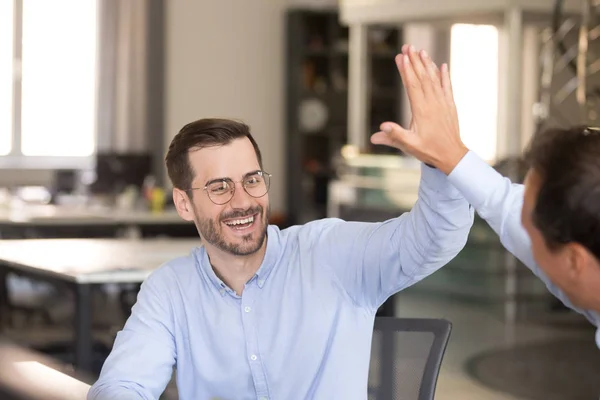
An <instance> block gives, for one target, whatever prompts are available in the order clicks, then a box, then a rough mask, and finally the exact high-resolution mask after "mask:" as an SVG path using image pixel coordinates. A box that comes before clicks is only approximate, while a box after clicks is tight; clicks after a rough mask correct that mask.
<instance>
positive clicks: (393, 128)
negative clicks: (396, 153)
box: [371, 122, 408, 149]
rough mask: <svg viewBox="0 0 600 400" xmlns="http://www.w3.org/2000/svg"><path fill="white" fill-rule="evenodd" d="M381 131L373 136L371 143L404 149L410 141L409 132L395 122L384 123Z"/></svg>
mask: <svg viewBox="0 0 600 400" xmlns="http://www.w3.org/2000/svg"><path fill="white" fill-rule="evenodd" d="M380 129H381V131H379V132H377V133H375V134H373V135H372V136H371V143H373V144H382V145H385V146H390V147H395V148H397V149H402V147H403V145H404V144H406V141H407V139H408V135H407V133H408V132H407V131H406V129H404V128H403V127H401V126H400V125H398V124H396V123H394V122H384V123H383V124H381V126H380Z"/></svg>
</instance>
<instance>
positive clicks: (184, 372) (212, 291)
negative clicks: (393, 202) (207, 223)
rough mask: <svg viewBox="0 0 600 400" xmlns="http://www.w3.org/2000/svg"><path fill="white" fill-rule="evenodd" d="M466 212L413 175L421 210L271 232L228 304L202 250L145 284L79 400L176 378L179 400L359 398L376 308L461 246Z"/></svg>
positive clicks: (429, 172)
mask: <svg viewBox="0 0 600 400" xmlns="http://www.w3.org/2000/svg"><path fill="white" fill-rule="evenodd" d="M473 217H474V211H473V210H472V208H471V206H470V205H469V204H468V203H467V201H466V200H465V199H464V197H463V196H462V195H461V194H460V193H459V192H458V191H457V190H456V189H455V188H454V187H453V186H452V185H451V184H450V183H449V182H448V178H447V177H446V176H445V175H444V174H442V173H441V172H439V171H438V170H434V169H431V168H429V167H426V166H422V174H421V183H420V188H419V199H418V201H417V202H416V203H415V205H414V207H413V209H412V210H411V212H409V213H405V214H403V215H402V216H400V217H399V218H395V219H392V220H389V221H385V222H382V223H360V222H344V221H341V220H339V219H324V220H319V221H314V222H311V223H308V224H306V225H303V226H294V227H291V228H288V229H285V230H279V229H278V228H277V227H276V226H269V228H268V241H267V249H266V255H265V258H264V261H263V263H262V265H261V266H260V268H259V270H258V271H257V273H256V275H255V276H254V277H253V278H252V279H251V280H250V281H248V283H246V286H245V288H244V291H243V293H242V296H237V295H236V294H235V293H234V292H233V291H232V290H231V289H230V288H228V287H227V285H225V284H224V283H223V282H222V281H221V280H220V279H219V278H218V277H217V276H216V275H215V273H214V272H213V269H212V268H211V266H210V264H209V260H208V256H207V254H206V251H205V249H204V248H203V247H198V248H195V249H193V250H192V251H191V253H190V255H188V256H187V257H181V258H178V259H175V260H173V261H171V262H169V263H167V264H166V265H164V266H162V267H161V268H159V269H158V270H156V271H155V272H153V273H152V274H151V276H150V277H149V278H148V279H147V280H146V281H145V282H144V283H143V285H142V288H141V291H140V293H139V295H138V300H137V303H136V304H135V306H134V307H133V309H132V314H131V316H130V318H129V319H128V320H127V323H126V324H125V327H124V328H123V330H122V331H121V332H119V333H118V335H117V338H116V340H115V343H114V347H113V350H112V352H111V354H110V356H109V357H108V359H107V360H106V362H105V364H104V367H103V369H102V373H101V375H100V378H99V380H98V381H97V382H96V383H95V384H94V385H93V387H92V388H91V390H90V392H89V395H88V398H89V399H110V400H112V399H120V400H123V399H156V398H158V397H159V395H160V394H161V393H162V392H163V390H164V388H165V386H166V385H167V383H168V381H169V379H170V377H171V373H172V368H173V367H174V366H176V368H177V385H178V389H179V396H180V399H183V400H200V399H201V400H205V399H206V400H208V399H227V400H246V399H255V400H256V399H277V400H292V399H293V400H300V399H323V400H331V399H344V400H351V399H365V398H366V397H367V378H368V369H369V358H370V350H371V335H372V331H373V322H374V318H375V313H376V311H377V308H378V307H379V306H380V305H381V304H382V303H383V302H384V301H385V300H386V299H387V298H388V297H390V296H391V295H392V294H394V293H396V292H398V291H400V290H402V289H404V288H406V287H408V286H410V285H413V284H414V283H416V282H418V281H419V280H421V279H423V278H425V277H426V276H428V275H430V274H432V273H433V272H434V271H436V270H437V269H439V268H440V267H442V266H443V265H445V264H446V263H448V262H449V261H450V260H451V259H452V258H454V257H455V256H456V254H458V252H459V251H460V250H461V249H462V248H463V247H464V245H465V243H466V240H467V236H468V233H469V230H470V228H471V226H472V223H473Z"/></svg>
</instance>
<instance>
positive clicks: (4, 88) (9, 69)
mask: <svg viewBox="0 0 600 400" xmlns="http://www.w3.org/2000/svg"><path fill="white" fill-rule="evenodd" d="M13 8H14V7H13V2H12V1H0V156H5V155H7V154H8V153H10V149H11V147H12V118H13V104H12V103H13V13H14V11H13Z"/></svg>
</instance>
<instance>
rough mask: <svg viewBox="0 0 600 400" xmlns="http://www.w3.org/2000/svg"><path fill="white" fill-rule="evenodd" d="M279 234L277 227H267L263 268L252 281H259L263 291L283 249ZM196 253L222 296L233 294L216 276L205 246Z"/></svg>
mask: <svg viewBox="0 0 600 400" xmlns="http://www.w3.org/2000/svg"><path fill="white" fill-rule="evenodd" d="M279 233H280V231H279V228H278V227H277V226H275V225H269V226H268V227H267V239H266V240H267V249H266V251H265V258H264V259H263V262H262V264H261V266H260V267H259V268H258V271H256V275H255V276H254V277H253V278H252V279H250V281H252V280H254V279H257V285H258V287H259V288H261V289H262V287H263V286H264V285H265V282H266V281H267V278H268V277H269V275H270V274H271V271H272V270H273V268H274V267H275V265H276V263H277V259H278V254H279V253H280V248H281V242H280V236H279ZM195 253H196V254H195V258H196V260H197V262H199V264H200V267H201V269H202V270H203V271H204V272H205V273H206V275H207V276H208V278H209V280H210V281H211V282H212V283H213V284H214V285H215V286H216V288H217V289H218V290H219V291H220V293H221V295H223V296H224V295H225V293H227V292H231V293H232V294H233V290H232V289H231V288H229V286H227V285H226V284H225V282H223V281H222V280H221V279H220V278H219V277H218V276H217V274H215V271H214V270H213V268H212V266H211V265H210V260H209V259H208V253H207V252H206V248H205V247H204V246H200V247H198V248H196V249H195Z"/></svg>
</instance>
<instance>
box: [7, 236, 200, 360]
mask: <svg viewBox="0 0 600 400" xmlns="http://www.w3.org/2000/svg"><path fill="white" fill-rule="evenodd" d="M199 245H200V239H199V238H198V239H185V240H182V239H31V240H0V324H1V323H2V316H3V315H4V312H3V310H5V308H6V307H5V306H6V304H7V303H6V299H7V294H6V284H5V281H6V280H5V278H6V275H7V273H11V272H12V273H15V274H18V275H23V276H29V277H32V278H35V279H39V280H42V281H48V282H61V283H66V284H67V285H68V286H69V287H71V288H72V289H73V291H74V292H75V303H76V304H75V325H74V334H75V335H74V338H75V364H76V366H77V367H78V368H80V369H83V370H87V371H89V370H90V368H91V360H92V332H91V330H92V328H91V315H90V314H91V309H92V307H91V288H92V286H94V285H99V284H105V283H141V282H143V281H144V279H146V277H147V276H148V275H149V274H150V273H151V272H152V271H153V270H155V269H156V268H158V267H159V266H160V265H162V264H163V263H165V262H167V261H169V260H172V259H173V258H176V257H179V256H184V255H187V254H189V252H190V250H191V249H192V248H193V247H196V246H199ZM0 326H1V325H0Z"/></svg>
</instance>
